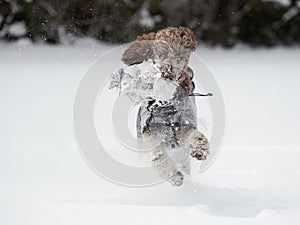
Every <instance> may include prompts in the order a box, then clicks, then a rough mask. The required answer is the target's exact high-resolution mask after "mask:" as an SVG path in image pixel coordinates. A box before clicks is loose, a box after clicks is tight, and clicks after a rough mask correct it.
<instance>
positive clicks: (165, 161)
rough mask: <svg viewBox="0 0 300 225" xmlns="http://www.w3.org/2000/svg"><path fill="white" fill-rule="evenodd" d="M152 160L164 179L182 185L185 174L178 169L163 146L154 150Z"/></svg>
mask: <svg viewBox="0 0 300 225" xmlns="http://www.w3.org/2000/svg"><path fill="white" fill-rule="evenodd" d="M151 162H152V166H153V167H154V168H156V169H157V171H158V173H159V175H160V177H161V178H162V179H163V180H167V181H168V182H170V183H171V184H172V185H174V186H180V185H182V183H183V178H184V175H183V174H182V172H180V171H178V170H177V169H176V167H175V163H174V162H173V160H172V159H171V158H170V157H169V156H168V155H167V153H166V152H165V150H164V148H163V146H159V147H157V148H155V149H154V150H153V151H152V158H151Z"/></svg>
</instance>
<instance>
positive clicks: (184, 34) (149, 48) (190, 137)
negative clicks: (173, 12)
mask: <svg viewBox="0 0 300 225" xmlns="http://www.w3.org/2000/svg"><path fill="white" fill-rule="evenodd" d="M196 47H197V41H196V37H195V35H194V33H193V32H192V31H191V30H190V29H189V28H186V27H179V28H174V27H168V28H166V29H163V30H161V31H158V32H157V33H153V32H152V33H149V34H143V35H141V36H138V37H137V39H136V40H135V41H134V42H133V43H131V44H130V45H129V47H128V48H127V49H126V50H125V52H124V53H123V55H122V61H123V62H124V63H125V64H127V65H134V64H139V63H142V62H143V61H147V60H149V59H151V60H153V61H154V63H155V64H156V65H158V66H159V68H160V71H161V74H162V78H164V79H166V80H176V81H177V82H178V83H179V86H178V88H177V95H181V94H184V93H185V94H187V93H190V92H191V90H192V78H190V77H189V75H188V72H187V68H188V61H189V57H190V54H191V52H193V51H195V50H196ZM193 104H194V105H195V103H193ZM157 133H160V131H159V130H158V131H157V130H156V131H155V130H153V131H150V130H147V131H145V132H143V134H142V138H144V139H146V138H149V137H155V136H157ZM176 135H177V137H178V138H179V141H180V145H181V147H182V148H183V149H184V152H185V154H186V155H188V156H192V157H194V158H196V159H198V160H205V159H206V158H207V155H208V153H209V144H208V140H207V138H206V137H205V136H204V135H203V134H202V133H201V132H199V131H198V130H197V129H196V128H195V127H193V126H186V127H178V129H177V131H176ZM152 155H153V156H152V165H153V167H155V168H156V169H157V170H158V172H159V175H160V176H161V178H162V179H164V180H168V181H169V182H170V183H171V184H172V185H175V186H180V185H181V184H182V183H183V180H184V175H185V174H189V173H190V171H189V170H190V165H189V164H188V163H187V164H186V165H185V166H184V168H180V169H179V168H176V166H175V162H174V161H173V160H172V159H171V158H170V157H169V156H168V154H166V152H165V150H164V147H163V146H159V147H157V148H156V149H155V150H153V152H152ZM183 157H185V156H184V154H183Z"/></svg>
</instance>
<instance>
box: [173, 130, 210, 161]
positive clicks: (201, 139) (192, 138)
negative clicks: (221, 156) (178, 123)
mask: <svg viewBox="0 0 300 225" xmlns="http://www.w3.org/2000/svg"><path fill="white" fill-rule="evenodd" d="M177 135H178V137H179V140H180V143H181V146H182V147H183V148H184V149H185V150H186V151H187V152H188V153H189V154H190V155H191V156H192V157H194V158H196V159H198V160H205V159H206V158H207V156H208V154H209V142H208V140H207V138H206V137H205V136H204V135H203V134H202V133H201V132H200V131H198V130H197V129H194V128H191V127H180V128H179V129H178V130H177Z"/></svg>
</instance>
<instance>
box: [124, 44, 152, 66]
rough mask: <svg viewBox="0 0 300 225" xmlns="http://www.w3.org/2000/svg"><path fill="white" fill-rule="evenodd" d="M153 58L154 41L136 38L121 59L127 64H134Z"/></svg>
mask: <svg viewBox="0 0 300 225" xmlns="http://www.w3.org/2000/svg"><path fill="white" fill-rule="evenodd" d="M151 58H153V53H152V41H150V40H136V41H134V42H132V43H131V44H130V45H129V47H128V48H127V49H126V50H125V52H124V53H123V55H122V58H121V60H122V61H123V62H124V63H125V64H126V65H129V66H130V65H134V64H139V63H142V62H143V61H147V60H148V59H151Z"/></svg>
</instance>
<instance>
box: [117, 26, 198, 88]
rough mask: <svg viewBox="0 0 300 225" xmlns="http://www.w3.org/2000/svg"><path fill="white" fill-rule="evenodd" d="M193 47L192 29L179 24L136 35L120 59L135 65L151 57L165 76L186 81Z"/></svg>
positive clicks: (195, 43) (195, 42) (194, 39)
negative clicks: (155, 31) (176, 26)
mask: <svg viewBox="0 0 300 225" xmlns="http://www.w3.org/2000/svg"><path fill="white" fill-rule="evenodd" d="M196 47H197V41H196V37H195V35H194V33H193V31H192V30H190V29H189V28H187V27H182V26H181V27H179V28H175V27H168V28H165V29H163V30H160V31H158V32H157V33H153V32H152V33H149V34H143V35H141V36H138V37H137V39H136V40H135V41H134V42H132V43H131V44H130V45H129V47H128V48H127V49H126V50H125V52H124V53H123V55H122V61H123V62H124V63H125V64H126V65H134V64H139V63H142V62H143V61H147V60H149V59H152V60H153V61H154V63H155V64H156V65H158V67H159V68H160V69H161V72H162V77H163V78H164V79H169V80H177V81H179V82H180V83H181V82H185V83H189V81H187V80H185V79H183V77H186V76H185V75H186V73H187V67H188V61H189V57H190V54H191V52H193V51H195V50H196Z"/></svg>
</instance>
